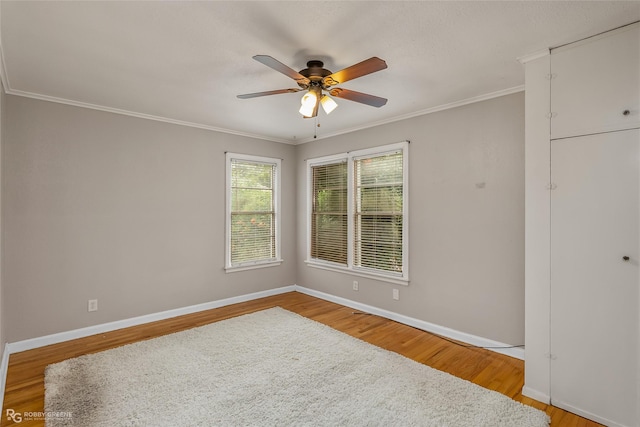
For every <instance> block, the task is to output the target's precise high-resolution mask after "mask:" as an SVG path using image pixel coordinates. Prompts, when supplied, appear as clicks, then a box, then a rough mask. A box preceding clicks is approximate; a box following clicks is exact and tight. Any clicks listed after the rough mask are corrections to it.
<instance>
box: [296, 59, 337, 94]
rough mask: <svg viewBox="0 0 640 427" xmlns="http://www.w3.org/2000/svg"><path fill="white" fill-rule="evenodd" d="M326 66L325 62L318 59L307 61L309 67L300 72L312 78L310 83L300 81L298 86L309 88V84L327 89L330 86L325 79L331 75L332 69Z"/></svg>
mask: <svg viewBox="0 0 640 427" xmlns="http://www.w3.org/2000/svg"><path fill="white" fill-rule="evenodd" d="M323 67H324V63H323V62H322V61H318V60H311V61H308V62H307V68H305V69H304V70H300V74H301V75H303V76H305V77H306V78H308V79H309V80H311V83H310V84H306V85H305V84H303V83H300V82H298V86H300V87H301V88H303V89H308V88H309V86H321V87H322V88H323V89H327V88H329V87H330V86H328V85H326V84H325V82H324V81H323V79H324V78H325V77H327V76H329V75H331V74H332V73H331V71H329V70H327V69H326V68H323Z"/></svg>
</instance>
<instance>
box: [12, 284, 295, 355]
mask: <svg viewBox="0 0 640 427" xmlns="http://www.w3.org/2000/svg"><path fill="white" fill-rule="evenodd" d="M293 291H295V285H290V286H284V287H281V288H276V289H269V290H266V291H261V292H254V293H251V294H246V295H240V296H237V297H231V298H226V299H222V300H217V301H211V302H206V303H202V304H196V305H190V306H188V307H182V308H176V309H173V310H167V311H161V312H159V313H152V314H147V315H144V316H138V317H132V318H130V319H123V320H117V321H115V322H109V323H102V324H100V325H95V326H88V327H86V328H81V329H75V330H72V331H67V332H60V333H57V334H51V335H45V336H43V337H38V338H32V339H28V340H24V341H17V342H14V343H9V344H7V346H6V348H5V353H7V349H8V353H9V354H13V353H19V352H21V351H26V350H33V349H34V348H39V347H44V346H46V345H51V344H57V343H61V342H64V341H70V340H74V339H77V338H84V337H88V336H91V335H96V334H103V333H105V332H111V331H115V330H117V329H123V328H128V327H130V326H137V325H142V324H145V323H150V322H156V321H158V320H164V319H170V318H172V317H178V316H183V315H185V314H191V313H197V312H199V311H205V310H211V309H213V308H220V307H225V306H227V305H231V304H237V303H240V302H246V301H251V300H254V299H258V298H264V297H268V296H272V295H279V294H283V293H286V292H293ZM7 357H8V356H7Z"/></svg>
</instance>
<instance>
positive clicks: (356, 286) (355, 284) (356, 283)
mask: <svg viewBox="0 0 640 427" xmlns="http://www.w3.org/2000/svg"><path fill="white" fill-rule="evenodd" d="M359 286H360V285H359V284H358V281H357V280H354V281H353V290H354V291H357V290H358V288H359Z"/></svg>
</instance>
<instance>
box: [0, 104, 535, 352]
mask: <svg viewBox="0 0 640 427" xmlns="http://www.w3.org/2000/svg"><path fill="white" fill-rule="evenodd" d="M4 101H5V102H4V105H3V107H4V108H3V110H4V116H5V117H4V118H5V119H6V120H4V122H3V123H2V124H3V125H4V128H3V129H2V131H3V133H4V139H3V141H2V144H3V153H2V162H1V172H2V211H3V224H2V227H3V230H2V231H3V233H4V236H3V248H4V254H3V259H4V265H3V267H4V270H3V272H2V273H3V274H2V277H3V281H2V283H1V285H2V287H3V288H4V289H3V291H4V301H3V304H2V308H3V316H2V319H3V320H4V323H5V325H4V326H5V328H6V331H7V333H6V335H5V339H6V340H7V341H9V342H15V341H19V340H23V339H28V338H34V337H38V336H43V335H47V334H51V333H55V332H62V331H68V330H73V329H77V328H81V327H84V326H90V325H95V324H101V323H105V322H109V321H114V320H120V319H125V318H130V317H133V316H139V315H144V314H149V313H154V312H159V311H163V310H167V309H172V308H179V307H184V306H188V305H192V304H199V303H203V302H208V301H213V300H218V299H222V298H227V297H232V296H237V295H243V294H247V293H251V292H256V291H260V290H266V289H272V288H276V287H280V286H285V285H290V284H294V283H297V284H300V285H302V286H306V287H309V288H312V289H316V290H319V291H323V292H327V293H330V294H333V295H336V296H341V297H345V298H349V299H352V300H356V301H359V302H362V303H365V304H370V305H374V306H376V307H380V308H383V309H387V310H391V311H394V312H397V313H400V314H404V315H407V316H411V317H414V318H417V319H421V320H425V321H428V322H432V323H435V324H438V325H442V326H447V327H450V328H454V329H457V330H460V331H463V332H467V333H470V334H474V335H478V336H482V337H485V338H490V339H494V340H498V341H501V342H505V343H510V344H521V343H522V342H523V339H524V231H523V230H524V228H523V227H524V154H523V152H524V94H523V93H518V94H514V95H509V96H505V97H501V98H496V99H492V100H489V101H484V102H480V103H476V104H471V105H467V106H463V107H459V108H456V109H451V110H446V111H442V112H438V113H434V114H429V115H425V116H420V117H416V118H412V119H408V120H404V121H400V122H396V123H391V124H387V125H383V126H379V127H376V128H371V129H367V130H362V131H358V132H355V133H351V134H347V135H342V136H338V137H334V138H328V139H321V140H317V141H314V142H311V143H307V144H303V145H300V146H289V145H285V144H278V143H271V142H267V141H262V140H253V139H250V138H245V137H240V136H234V135H228V134H222V133H217V132H211V131H206V130H199V129H193V128H187V127H181V126H176V125H170V124H166V123H160V122H155V121H149V120H143V119H137V118H132V117H127V116H121V115H116V114H111V113H105V112H100V111H94V110H88V109H82V108H76V107H71V106H66V105H61V104H55V103H49V102H44V101H37V100H32V99H28V98H23V97H16V96H11V95H7V96H6V97H5V99H4ZM404 139H409V140H411V144H410V147H409V149H410V154H409V157H410V200H409V203H410V226H411V241H410V242H411V244H410V268H411V279H412V280H411V283H410V285H409V286H407V287H405V286H399V285H392V284H389V283H384V282H380V281H377V280H372V279H365V278H361V277H357V276H351V275H348V274H342V273H335V272H330V271H323V270H318V269H314V268H311V267H307V266H306V265H305V264H304V263H303V262H302V261H303V260H304V259H305V254H306V242H305V236H306V233H305V229H306V214H305V213H306V194H305V185H304V183H305V179H306V176H305V173H306V169H305V163H304V159H307V158H310V157H316V156H321V155H327V154H332V153H338V152H343V151H346V150H354V149H360V148H366V147H373V146H379V145H384V144H388V143H392V142H398V141H401V140H404ZM225 151H234V152H240V153H247V154H255V155H266V156H273V157H280V158H282V159H284V161H283V189H282V190H283V191H282V195H283V200H282V207H283V212H282V219H283V222H282V224H283V258H284V263H283V264H282V265H281V266H280V267H271V268H266V269H259V270H252V271H244V272H237V273H230V274H226V273H225V272H224V270H223V265H224V263H223V261H224V215H225V209H224V165H225V163H224V152H225ZM479 183H484V184H485V186H484V188H477V186H476V184H479ZM353 280H358V281H359V282H360V290H359V291H358V292H355V291H352V290H351V282H352V281H353ZM393 288H398V289H400V300H399V301H394V300H393V299H392V289H393ZM94 298H97V299H98V301H99V310H98V311H97V312H95V313H88V312H87V300H88V299H94Z"/></svg>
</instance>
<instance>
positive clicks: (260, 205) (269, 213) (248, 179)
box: [230, 159, 276, 265]
mask: <svg viewBox="0 0 640 427" xmlns="http://www.w3.org/2000/svg"><path fill="white" fill-rule="evenodd" d="M275 168H276V165H275V164H270V163H258V162H251V161H247V160H240V159H231V188H230V190H231V264H232V265H238V264H242V263H247V262H254V261H267V260H273V259H275V258H276V218H275V215H276V212H275V198H274V197H275V193H274V185H275V175H276V170H275Z"/></svg>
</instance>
